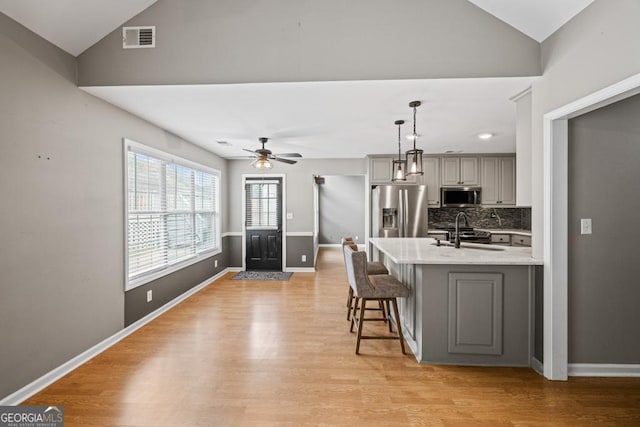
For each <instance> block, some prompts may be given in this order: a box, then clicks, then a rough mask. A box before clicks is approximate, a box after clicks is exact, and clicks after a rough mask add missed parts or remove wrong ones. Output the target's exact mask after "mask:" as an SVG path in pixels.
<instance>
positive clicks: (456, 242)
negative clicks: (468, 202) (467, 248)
mask: <svg viewBox="0 0 640 427" xmlns="http://www.w3.org/2000/svg"><path fill="white" fill-rule="evenodd" d="M460 217H463V218H464V223H465V225H466V226H467V227H468V226H469V218H468V217H467V214H465V213H464V212H462V211H460V212H458V215H456V233H455V236H454V246H455V247H456V248H458V249H460V225H459V224H460Z"/></svg>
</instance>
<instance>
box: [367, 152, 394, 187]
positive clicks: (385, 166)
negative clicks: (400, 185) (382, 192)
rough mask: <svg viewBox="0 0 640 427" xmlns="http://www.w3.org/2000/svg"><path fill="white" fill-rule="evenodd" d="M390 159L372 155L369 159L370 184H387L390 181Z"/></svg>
mask: <svg viewBox="0 0 640 427" xmlns="http://www.w3.org/2000/svg"><path fill="white" fill-rule="evenodd" d="M391 161H392V160H391V159H390V158H388V157H373V158H370V159H369V180H370V181H371V184H388V183H390V182H391Z"/></svg>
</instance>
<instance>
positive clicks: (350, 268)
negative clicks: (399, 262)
mask: <svg viewBox="0 0 640 427" xmlns="http://www.w3.org/2000/svg"><path fill="white" fill-rule="evenodd" d="M342 250H343V252H344V258H345V263H346V269H347V278H348V280H349V285H350V286H351V288H352V289H353V294H354V297H355V303H354V305H353V315H352V316H351V330H353V327H354V326H355V327H356V329H357V332H358V338H357V340H356V354H358V353H359V351H360V340H361V339H397V340H400V348H401V349H402V354H405V351H404V339H403V336H402V326H401V325H400V324H401V323H402V322H401V320H400V312H399V311H398V300H397V299H398V298H406V297H408V296H409V289H408V288H407V287H406V286H405V285H403V284H402V283H401V282H400V281H399V280H398V279H396V278H395V277H393V276H390V275H376V276H370V275H368V274H367V255H366V254H365V253H364V252H358V251H354V250H353V248H352V247H351V246H349V245H344V246H343V247H342ZM367 301H378V302H379V303H384V304H386V305H387V307H389V305H390V304H391V305H393V311H394V315H395V316H394V317H395V320H396V321H395V324H396V334H395V335H394V336H387V335H385V336H379V335H362V330H363V328H364V323H365V322H368V321H380V320H383V319H380V318H367V317H366V316H365V312H366V310H364V309H363V308H364V307H365V305H366V303H367ZM358 305H361V306H360V309H358ZM389 314H391V313H389ZM389 330H390V331H391V318H389Z"/></svg>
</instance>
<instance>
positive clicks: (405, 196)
mask: <svg viewBox="0 0 640 427" xmlns="http://www.w3.org/2000/svg"><path fill="white" fill-rule="evenodd" d="M371 236H372V237H427V186H426V185H379V186H377V187H375V188H374V189H373V190H372V193H371Z"/></svg>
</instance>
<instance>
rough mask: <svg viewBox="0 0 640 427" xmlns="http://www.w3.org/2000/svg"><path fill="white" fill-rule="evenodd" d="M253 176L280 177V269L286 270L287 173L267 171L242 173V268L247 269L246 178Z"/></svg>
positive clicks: (253, 177)
mask: <svg viewBox="0 0 640 427" xmlns="http://www.w3.org/2000/svg"><path fill="white" fill-rule="evenodd" d="M255 178H264V179H269V178H280V179H281V180H282V188H281V189H280V193H281V194H282V209H280V223H281V224H282V265H281V267H280V268H281V271H286V268H287V221H286V214H285V212H286V211H287V175H286V174H283V173H268V174H254V173H247V174H242V270H243V271H245V270H246V269H247V189H246V185H247V179H249V180H251V179H255Z"/></svg>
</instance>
